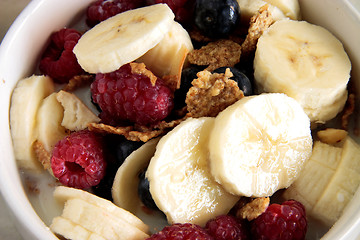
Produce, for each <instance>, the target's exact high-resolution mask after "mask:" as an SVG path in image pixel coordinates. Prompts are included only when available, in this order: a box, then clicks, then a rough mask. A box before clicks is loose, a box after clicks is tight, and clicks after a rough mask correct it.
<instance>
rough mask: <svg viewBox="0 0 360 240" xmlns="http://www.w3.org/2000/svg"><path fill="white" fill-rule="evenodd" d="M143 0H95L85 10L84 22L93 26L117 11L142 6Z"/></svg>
mask: <svg viewBox="0 0 360 240" xmlns="http://www.w3.org/2000/svg"><path fill="white" fill-rule="evenodd" d="M144 1H145V0H97V1H95V2H93V3H92V4H91V5H90V6H89V7H88V8H87V11H86V16H87V19H86V23H87V25H88V26H89V27H93V26H95V25H96V24H98V23H99V22H101V21H104V20H106V19H108V18H110V17H112V16H115V15H116V14H118V13H122V12H125V11H127V10H131V9H135V8H139V7H143V6H144V5H145V3H144Z"/></svg>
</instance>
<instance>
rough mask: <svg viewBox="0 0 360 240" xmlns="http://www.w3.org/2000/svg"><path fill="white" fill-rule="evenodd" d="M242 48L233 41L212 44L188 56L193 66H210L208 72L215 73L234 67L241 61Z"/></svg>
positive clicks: (224, 40)
mask: <svg viewBox="0 0 360 240" xmlns="http://www.w3.org/2000/svg"><path fill="white" fill-rule="evenodd" d="M240 55H241V46H240V45H239V44H238V43H236V42H234V41H232V40H226V39H222V40H218V41H215V42H210V43H208V44H207V45H206V46H203V47H201V48H200V49H195V50H193V51H191V52H190V53H189V54H188V60H189V62H190V63H191V64H195V65H200V66H208V67H207V68H206V70H208V71H210V72H211V71H214V70H215V69H217V68H219V67H225V66H226V67H233V66H234V65H235V64H236V63H238V62H239V61H240Z"/></svg>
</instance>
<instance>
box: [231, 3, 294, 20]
mask: <svg viewBox="0 0 360 240" xmlns="http://www.w3.org/2000/svg"><path fill="white" fill-rule="evenodd" d="M237 1H238V3H239V6H240V12H241V19H240V20H241V22H242V23H243V24H246V25H247V24H249V22H250V18H251V17H252V16H254V15H255V14H257V12H258V11H259V9H260V8H262V7H263V6H265V5H266V4H268V11H269V12H270V13H271V17H272V18H273V20H274V21H278V20H280V19H284V18H286V16H285V15H284V13H283V12H282V11H281V10H280V9H279V8H278V7H276V6H274V5H272V4H269V3H268V2H267V1H266V0H237ZM292 1H294V0H289V2H292Z"/></svg>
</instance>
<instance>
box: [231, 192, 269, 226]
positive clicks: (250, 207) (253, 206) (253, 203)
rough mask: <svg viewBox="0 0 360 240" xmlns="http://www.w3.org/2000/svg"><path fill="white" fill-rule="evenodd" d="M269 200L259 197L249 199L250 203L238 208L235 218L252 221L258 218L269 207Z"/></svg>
mask: <svg viewBox="0 0 360 240" xmlns="http://www.w3.org/2000/svg"><path fill="white" fill-rule="evenodd" d="M269 203H270V198H269V197H259V198H254V199H251V200H250V202H248V203H246V204H245V205H244V206H242V207H240V208H239V209H238V210H237V212H236V216H237V217H238V218H241V219H247V220H248V221H252V220H254V219H255V218H257V217H258V216H260V215H261V214H262V213H263V212H265V210H266V209H267V207H268V206H269Z"/></svg>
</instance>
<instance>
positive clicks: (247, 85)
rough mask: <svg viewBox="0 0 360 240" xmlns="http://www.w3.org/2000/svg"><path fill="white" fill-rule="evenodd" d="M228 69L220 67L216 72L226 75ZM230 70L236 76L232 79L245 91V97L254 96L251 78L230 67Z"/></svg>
mask: <svg viewBox="0 0 360 240" xmlns="http://www.w3.org/2000/svg"><path fill="white" fill-rule="evenodd" d="M227 68H228V67H220V68H218V69H215V70H214V72H216V73H224V72H225V70H226V69H227ZM229 68H230V71H231V72H232V74H233V75H234V76H233V77H232V78H231V79H232V80H234V81H235V82H237V84H238V86H239V88H240V89H241V90H242V91H243V93H244V95H245V96H250V95H252V94H253V89H252V86H251V82H250V80H249V78H248V77H247V76H246V75H245V74H244V73H242V72H241V71H239V70H238V69H236V68H233V67H229Z"/></svg>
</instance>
